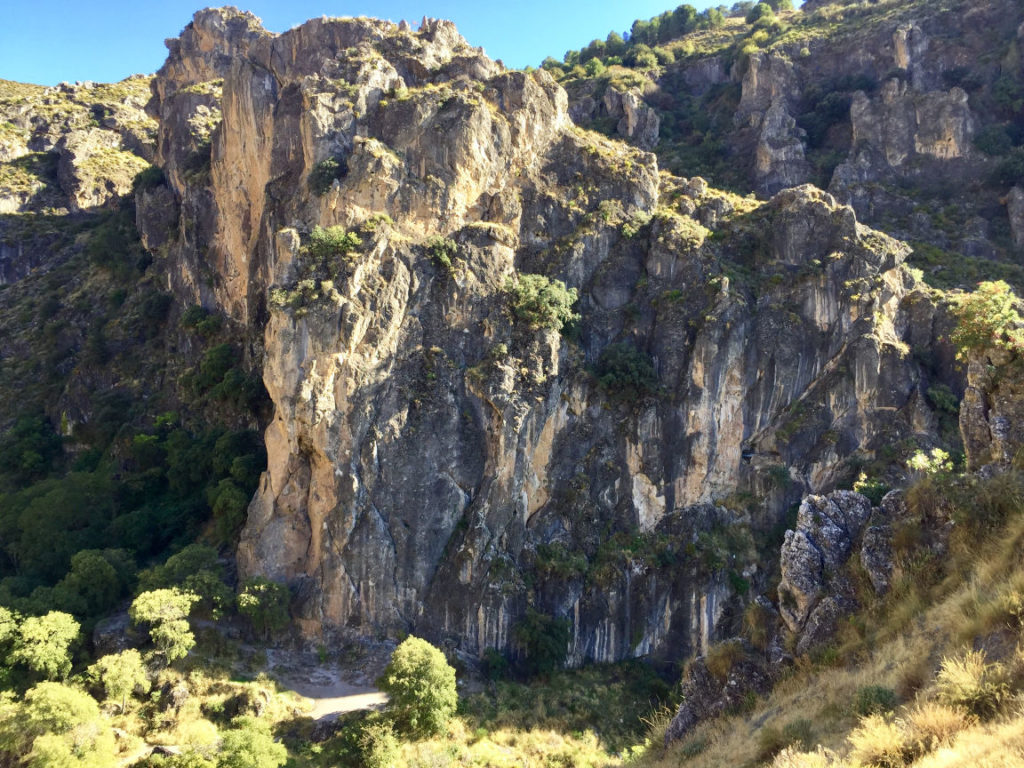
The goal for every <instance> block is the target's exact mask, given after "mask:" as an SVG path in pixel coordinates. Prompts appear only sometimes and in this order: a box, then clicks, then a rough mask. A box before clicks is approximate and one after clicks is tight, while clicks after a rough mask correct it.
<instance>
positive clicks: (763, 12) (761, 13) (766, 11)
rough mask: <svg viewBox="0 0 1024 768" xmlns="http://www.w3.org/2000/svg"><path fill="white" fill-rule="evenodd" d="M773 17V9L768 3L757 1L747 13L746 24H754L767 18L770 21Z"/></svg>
mask: <svg viewBox="0 0 1024 768" xmlns="http://www.w3.org/2000/svg"><path fill="white" fill-rule="evenodd" d="M774 18H775V11H773V10H772V7H771V6H770V5H768V3H758V4H757V5H755V6H754V7H753V8H751V9H750V11H749V12H748V13H747V16H746V22H747V24H756V23H757V22H759V21H760V20H761V19H767V20H769V21H771V20H772V19H774Z"/></svg>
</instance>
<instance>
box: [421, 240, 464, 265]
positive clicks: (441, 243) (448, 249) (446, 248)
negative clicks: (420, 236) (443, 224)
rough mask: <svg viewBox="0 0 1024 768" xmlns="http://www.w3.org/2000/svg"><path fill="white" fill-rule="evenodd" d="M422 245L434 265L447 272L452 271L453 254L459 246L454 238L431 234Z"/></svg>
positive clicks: (457, 250)
mask: <svg viewBox="0 0 1024 768" xmlns="http://www.w3.org/2000/svg"><path fill="white" fill-rule="evenodd" d="M423 247H424V248H426V250H427V255H428V256H430V260H431V261H433V262H434V264H435V265H436V266H438V267H440V268H441V269H443V270H444V271H445V272H448V273H449V274H451V273H452V272H453V271H454V262H453V259H454V258H455V254H457V253H458V252H459V246H458V244H457V243H456V242H455V241H454V240H452V239H451V238H450V237H442V236H441V235H433V236H431V237H428V238H427V240H426V242H425V243H423Z"/></svg>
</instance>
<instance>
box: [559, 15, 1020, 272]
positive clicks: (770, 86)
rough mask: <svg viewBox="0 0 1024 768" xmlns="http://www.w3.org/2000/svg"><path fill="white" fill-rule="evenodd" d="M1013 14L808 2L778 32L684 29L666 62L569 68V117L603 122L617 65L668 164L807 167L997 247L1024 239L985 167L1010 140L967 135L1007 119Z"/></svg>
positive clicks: (791, 175) (818, 176) (735, 174)
mask: <svg viewBox="0 0 1024 768" xmlns="http://www.w3.org/2000/svg"><path fill="white" fill-rule="evenodd" d="M825 6H828V7H825ZM847 6H849V7H847ZM1022 22H1024V15H1022V13H1021V8H1020V5H1019V4H1017V3H1015V2H1013V0H986V1H985V2H978V3H965V4H963V5H962V6H961V7H958V9H957V10H956V11H955V12H954V11H950V10H949V9H946V8H944V7H942V6H941V5H939V4H935V3H926V2H915V3H903V4H900V5H899V7H895V6H889V5H886V4H877V5H875V4H862V5H859V6H858V5H857V4H856V3H846V2H836V3H810V2H805V3H803V5H802V6H801V10H800V11H799V12H798V13H796V14H793V15H786V18H785V23H786V24H787V25H792V28H791V30H790V31H789V32H788V33H783V32H780V33H771V34H769V33H767V32H765V33H762V32H755V31H753V30H751V28H750V27H749V26H745V25H742V24H735V25H733V26H729V25H727V26H726V27H724V28H722V29H720V30H718V31H717V32H716V38H715V40H714V41H712V40H711V39H710V38H708V37H707V36H706V35H705V34H704V33H698V34H697V35H696V36H693V37H691V38H689V39H687V40H685V41H684V42H683V44H682V45H681V46H679V47H676V48H675V49H674V50H675V51H676V55H677V60H676V61H675V62H674V63H672V64H667V65H664V66H661V67H658V68H655V69H651V70H646V71H638V70H636V69H634V70H631V71H628V72H623V71H620V70H612V71H610V73H609V74H606V75H603V76H602V78H603V79H602V78H584V77H581V76H580V75H579V73H578V72H573V71H570V72H567V73H566V77H565V78H564V79H563V80H562V82H563V83H565V84H566V86H567V88H568V89H569V92H570V113H571V115H572V117H573V119H574V120H576V121H577V122H579V123H580V124H581V125H584V126H587V127H590V128H593V129H596V130H604V131H607V132H609V133H611V130H612V127H613V126H614V123H612V122H610V121H608V120H607V113H606V111H605V110H602V109H601V108H600V105H601V103H602V98H608V92H609V91H612V90H614V89H615V88H616V87H618V86H613V85H611V84H608V85H607V86H606V83H607V82H608V81H609V79H610V81H611V82H612V83H614V82H616V81H622V80H625V79H627V78H628V79H629V81H630V82H631V89H632V91H633V92H635V93H637V94H640V95H642V96H643V99H644V100H645V102H646V103H647V104H648V105H649V106H650V107H651V108H652V109H653V110H654V112H655V113H656V114H657V116H658V117H659V118H660V131H659V141H658V143H657V144H656V145H653V146H652V147H651V148H652V149H653V150H654V151H656V152H657V153H658V156H659V159H660V160H661V162H662V165H663V167H666V168H667V169H669V170H671V171H673V172H675V173H679V174H682V175H691V174H693V173H700V174H702V175H707V176H709V178H711V179H712V181H714V182H717V183H720V184H723V185H728V186H730V187H731V188H735V189H738V190H741V191H746V190H748V189H752V190H754V191H755V192H756V193H757V194H758V195H759V196H763V197H768V196H770V195H773V194H775V193H776V192H778V191H779V190H781V189H784V188H786V187H792V186H795V185H798V184H803V183H807V182H815V183H817V184H818V185H820V186H823V187H827V188H828V191H829V192H831V193H832V194H833V195H834V196H835V197H836V198H837V199H838V200H839V201H840V202H842V203H844V204H849V205H851V206H852V207H853V208H854V209H855V211H856V213H857V216H858V218H859V220H861V221H862V222H865V223H868V224H870V225H871V226H875V227H878V228H881V229H884V230H885V231H886V232H889V233H890V234H893V235H895V236H897V237H902V238H906V239H907V240H910V241H919V242H926V243H928V244H929V245H931V246H934V247H937V248H940V249H942V250H945V251H947V252H949V253H951V254H953V253H964V254H965V255H968V256H970V257H973V258H984V259H1008V258H1012V257H1013V256H1014V253H1013V251H1014V249H1016V250H1017V251H1019V250H1020V248H1021V246H1020V237H1019V234H1018V235H1014V236H1013V237H1012V238H1011V237H1009V236H1007V234H1004V233H1006V230H1007V227H1006V219H1007V217H1008V218H1009V219H1010V222H1011V224H1012V226H1013V228H1014V229H1013V231H1014V232H1017V233H1019V232H1020V230H1021V227H1020V226H1019V223H1016V224H1015V223H1013V222H1014V221H1015V219H1016V220H1019V219H1020V214H1019V212H1018V211H1017V208H1019V207H1020V206H1019V204H1017V203H1016V202H1015V200H1016V197H1015V196H1011V197H1010V198H1008V200H1007V201H1008V202H1009V203H1010V206H1009V210H1007V209H1005V208H1003V206H1002V205H1001V204H1000V202H999V201H1000V200H1003V199H1007V198H1006V196H1007V192H1008V185H1003V184H1002V182H998V181H993V177H992V170H993V167H994V166H996V165H997V164H998V163H999V162H1001V160H1002V159H1003V158H1004V157H1005V152H1006V151H1008V148H1007V147H1004V148H1002V149H998V150H993V151H994V152H995V153H996V155H998V156H997V157H994V158H989V157H988V156H987V155H985V153H984V152H983V151H981V150H980V149H978V148H976V147H975V145H974V139H975V138H985V137H986V136H989V137H991V136H992V135H998V134H999V132H1000V131H1001V130H1002V126H1004V125H1005V124H1006V121H1007V120H1011V121H1012V120H1014V119H1016V117H1013V116H1011V115H1016V114H1017V112H1018V111H1019V110H1017V109H1016V107H1009V106H1007V105H1006V103H1005V102H1006V97H1005V94H1003V90H1001V89H1005V88H1006V87H1011V86H1012V87H1014V88H1016V87H1018V86H1017V85H1016V84H1017V83H1019V81H1020V78H1021V72H1022V70H1021V57H1020V50H1021V45H1022V42H1024V41H1022V39H1021V37H1020V32H1019V30H1020V29H1021V26H1020V25H1021V24H1022ZM764 34H767V35H768V39H767V40H763V41H762V42H760V43H757V44H756V45H755V44H753V43H755V42H756V40H755V38H756V37H757V36H758V35H761V36H762V37H763V35H764ZM687 51H696V52H691V53H688V54H687V53H685V52H687ZM737 51H739V52H740V53H739V55H737ZM680 54H682V55H680ZM725 62H731V64H726V63H725ZM638 81H639V82H638ZM606 88H607V90H605V89H606ZM1000 94H1003V95H1000ZM612 98H614V96H613V97H612ZM1007 110H1009V111H1007ZM616 129H617V130H618V132H619V134H620V135H622V131H621V129H618V128H617V126H616ZM986 131H988V133H986ZM1014 143H1016V142H1014ZM983 144H984V142H983ZM989 146H991V145H989ZM697 147H700V148H701V151H699V152H698V151H695V149H696V148H697ZM963 190H971V192H970V194H961V191H963ZM1014 206H1016V207H1014ZM953 211H957V220H956V223H955V224H953V223H952V222H950V221H948V219H949V217H950V216H951V215H952V212H953ZM977 217H981V218H983V219H985V220H986V221H987V222H989V224H991V225H993V226H991V227H989V229H988V230H987V231H986V232H985V233H983V234H980V235H979V234H978V233H977V231H976V230H973V228H970V227H965V226H963V224H965V223H966V222H968V221H970V220H971V219H974V218H977Z"/></svg>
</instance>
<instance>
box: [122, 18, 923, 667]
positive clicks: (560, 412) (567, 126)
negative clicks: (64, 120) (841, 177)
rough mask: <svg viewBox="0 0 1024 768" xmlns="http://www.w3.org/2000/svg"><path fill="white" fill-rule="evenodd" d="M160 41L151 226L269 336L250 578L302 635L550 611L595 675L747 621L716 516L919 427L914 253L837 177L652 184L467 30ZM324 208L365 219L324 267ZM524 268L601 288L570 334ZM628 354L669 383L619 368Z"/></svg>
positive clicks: (496, 628)
mask: <svg viewBox="0 0 1024 768" xmlns="http://www.w3.org/2000/svg"><path fill="white" fill-rule="evenodd" d="M169 48H170V56H169V59H168V63H167V64H166V65H165V66H164V67H163V68H162V69H161V72H160V73H159V74H158V76H157V78H156V80H155V82H154V99H153V102H152V103H151V105H150V109H151V111H152V112H153V114H155V115H159V117H160V138H159V143H158V148H157V158H158V161H159V163H160V165H161V167H162V168H163V169H164V172H165V176H166V181H165V182H164V185H163V186H159V185H158V186H157V187H155V188H151V189H148V190H145V191H144V192H140V194H139V196H138V210H139V222H140V228H141V230H142V231H143V234H144V237H145V239H146V241H147V242H148V243H150V244H151V245H154V246H156V245H159V247H160V249H161V251H162V252H164V253H166V254H168V256H169V264H170V265H171V270H172V285H173V286H174V288H175V290H176V292H178V294H179V296H180V297H181V298H182V300H183V301H191V302H194V301H201V302H203V303H206V304H208V305H210V306H218V307H220V308H221V309H223V310H224V311H226V312H227V313H229V314H230V315H232V316H233V317H235V318H236V319H238V320H243V321H247V322H249V323H251V324H252V326H253V328H254V329H258V330H259V331H260V333H259V335H258V336H256V337H254V338H253V340H252V349H253V351H254V352H255V353H258V352H259V351H260V350H264V352H263V355H264V357H263V360H262V363H263V374H264V382H265V384H266V386H267V390H268V392H269V393H270V396H271V399H272V400H273V403H274V409H275V413H274V418H273V421H272V423H271V424H270V426H269V427H268V429H267V431H266V444H267V452H268V463H269V467H268V471H267V472H266V473H265V475H264V477H263V479H262V481H261V485H260V489H259V491H258V493H257V496H256V498H255V499H254V500H253V503H252V505H251V507H250V511H249V519H248V523H247V526H246V528H245V530H244V532H243V536H242V542H241V546H240V549H239V565H240V570H241V572H242V574H243V575H246V576H247V575H253V574H257V573H258V574H265V575H268V576H270V577H271V578H274V579H278V580H283V581H286V582H287V583H289V584H290V585H291V586H292V587H293V590H294V594H295V595H296V597H295V602H294V605H293V610H294V612H295V614H296V615H297V617H298V620H299V623H300V626H301V627H302V628H303V630H304V631H305V632H306V633H308V634H316V633H320V632H322V631H325V630H336V629H349V630H353V631H359V632H364V633H377V632H380V631H386V632H395V633H397V632H404V631H416V632H418V633H421V634H425V635H427V636H430V637H433V638H434V639H440V638H447V639H450V640H451V641H452V642H454V643H455V644H456V645H458V646H460V647H461V648H462V649H463V650H466V651H469V652H475V653H480V652H482V651H483V650H484V649H485V648H488V647H497V648H503V649H507V648H509V647H510V646H511V644H512V627H513V625H514V623H515V622H516V620H517V619H518V617H519V616H521V615H522V614H523V612H524V611H525V608H526V606H527V605H531V604H532V605H535V606H536V607H538V608H539V609H540V610H542V611H544V612H547V613H551V614H554V615H557V616H562V617H567V618H568V619H569V620H570V623H571V625H572V640H571V643H570V647H569V649H568V653H569V660H570V661H571V662H572V663H579V662H582V661H584V660H587V659H593V660H601V661H610V660H614V659H620V658H624V657H628V656H633V655H639V654H647V653H671V654H672V655H677V656H678V655H685V654H687V653H688V652H689V651H690V650H691V649H700V648H706V647H707V646H708V644H709V643H710V642H712V641H714V640H715V639H716V638H718V637H720V636H721V635H722V633H723V632H726V631H728V627H729V626H732V625H735V622H736V620H737V617H738V615H739V609H740V607H741V606H740V603H739V599H738V597H737V595H736V593H735V592H734V589H733V586H732V585H733V581H731V580H730V579H728V578H726V572H727V571H729V570H731V571H732V572H734V574H736V575H737V576H738V577H742V578H756V577H757V573H758V571H757V565H756V553H755V552H754V549H753V546H752V545H750V544H749V542H750V541H752V538H749V533H748V534H745V535H746V536H748V538H747V539H746V541H747V542H748V544H739V543H737V542H733V544H734V545H733V546H730V547H726V548H724V549H723V548H722V545H721V544H720V543H716V542H719V541H721V540H722V537H723V536H726V533H725V532H726V531H733V533H729V534H728V536H731V537H733V538H735V537H736V536H737V535H739V534H738V533H736V532H741V531H749V530H750V529H751V528H760V527H765V526H769V525H771V524H773V522H774V521H775V520H776V519H777V517H778V515H779V514H780V512H781V510H783V509H785V507H786V506H787V505H788V504H790V503H793V502H794V501H797V500H799V498H800V497H801V496H802V495H803V494H804V493H805V492H809V491H817V490H822V489H828V488H830V487H831V486H832V485H833V484H834V483H835V482H837V480H838V479H839V478H840V477H842V476H843V475H844V473H847V472H848V471H849V470H848V468H847V466H846V464H845V463H844V462H845V460H846V459H847V458H848V457H850V456H852V455H853V454H854V453H857V452H859V453H864V452H866V453H868V454H870V453H871V452H873V451H874V450H876V449H877V448H879V447H881V446H883V445H888V444H890V443H891V442H892V441H893V440H895V439H900V438H901V437H902V436H910V435H913V434H915V433H916V432H917V431H918V430H919V429H922V428H923V429H927V428H928V426H927V425H928V424H929V420H928V419H927V418H924V417H923V415H924V414H926V413H927V412H928V406H927V403H926V401H925V399H924V398H923V397H922V395H921V391H922V386H925V385H926V383H927V381H926V378H927V377H926V375H925V374H924V373H923V372H922V371H921V370H920V369H919V368H918V367H917V363H916V362H914V360H913V359H912V358H910V357H908V356H907V355H906V354H905V352H906V342H905V341H904V340H903V337H904V335H905V334H907V333H910V332H911V331H910V323H909V315H907V314H905V313H908V312H913V313H914V316H915V317H916V316H918V315H920V314H921V311H922V310H921V308H920V307H921V304H922V302H923V303H925V304H927V303H928V300H927V297H926V296H925V295H924V294H923V293H921V292H919V291H918V290H917V286H916V284H915V282H914V279H913V277H912V276H911V275H910V274H909V273H907V272H906V271H904V270H903V269H902V267H901V266H900V264H901V262H902V259H903V258H904V257H905V254H906V253H907V250H906V248H905V247H904V246H902V245H901V244H899V243H898V242H896V241H893V240H891V239H889V238H887V237H885V236H883V235H881V234H879V233H875V232H872V231H870V230H868V229H866V228H864V227H862V226H861V225H859V224H858V223H857V221H856V217H855V215H854V213H853V211H852V210H850V209H849V208H846V207H843V206H841V205H839V204H837V203H836V201H835V200H834V199H833V198H832V197H831V196H829V195H827V194H825V193H823V192H821V191H820V190H816V189H814V188H812V187H800V188H796V189H791V190H787V191H784V192H782V193H780V194H778V195H777V196H776V197H774V198H773V199H772V200H771V201H770V202H769V203H767V204H764V205H762V204H759V203H757V202H756V201H753V200H750V199H742V198H737V197H735V196H730V195H726V194H723V193H720V192H717V191H715V190H713V189H711V188H709V187H708V185H707V184H706V183H705V182H704V181H703V180H701V179H689V180H687V179H674V178H671V177H667V176H661V177H659V173H658V169H657V165H656V162H655V160H654V158H653V156H651V155H649V154H646V153H644V152H640V151H637V150H635V149H631V148H629V147H628V146H626V145H622V144H617V143H613V142H605V141H603V140H601V139H599V138H597V137H595V136H594V135H593V134H588V133H585V132H579V131H577V130H576V129H574V127H573V125H572V123H571V121H570V120H569V117H568V104H567V99H566V95H565V93H564V91H562V89H561V88H560V87H558V86H557V84H555V83H554V81H553V80H552V79H551V78H550V77H549V76H548V75H547V73H545V72H534V73H522V72H505V71H504V70H502V69H501V67H500V66H499V65H497V64H494V63H493V62H490V61H489V60H488V59H486V57H484V56H483V54H482V53H481V52H480V51H479V50H478V49H473V48H470V47H469V46H468V45H467V44H466V43H465V42H464V41H463V40H462V39H461V38H460V37H459V36H458V35H457V33H456V32H455V30H454V27H452V26H451V25H449V24H446V23H444V22H434V21H429V20H427V21H425V22H424V24H422V25H421V27H420V29H419V30H418V31H415V32H413V31H411V30H409V29H403V28H400V27H396V26H394V25H390V24H387V23H385V22H375V21H367V20H355V19H334V20H331V19H326V20H316V21H312V22H309V23H307V24H305V25H302V26H300V27H297V28H295V29H293V30H290V31H289V32H286V33H284V34H282V35H271V34H269V33H266V32H264V31H262V30H261V29H260V28H258V26H257V25H256V24H255V22H254V21H253V19H252V18H251V17H248V16H245V15H240V14H237V13H236V12H233V11H229V10H216V11H203V12H200V13H199V14H197V15H196V17H195V19H194V21H193V23H192V24H191V25H190V26H189V27H188V28H187V29H186V30H185V32H184V33H183V35H182V37H181V39H180V40H179V41H178V42H173V41H172V42H171V43H170V44H169ZM204 147H208V149H204ZM207 153H208V154H207ZM325 173H327V174H329V175H327V176H326V177H325V175H324V174H325ZM161 189H163V190H165V191H160V190H161ZM168 194H170V195H172V196H173V199H174V202H175V206H169V205H167V204H166V202H165V201H164V199H165V198H167V196H168ZM169 209H172V210H175V209H176V210H177V211H178V212H179V214H178V219H177V222H176V223H172V224H170V225H169V222H168V220H167V211H168V210H169ZM315 226H321V227H328V226H338V227H343V228H345V229H347V230H349V231H350V232H353V233H355V234H356V235H357V239H356V240H355V241H354V242H353V241H347V242H348V243H349V245H348V246H346V247H347V249H348V250H347V253H346V255H344V256H341V255H338V256H336V257H333V258H334V259H335V260H328V261H323V260H318V259H319V257H317V256H315V255H314V254H313V253H312V251H311V249H310V245H309V240H310V235H311V232H312V230H313V228H314V227H315ZM712 230H713V231H714V233H715V235H716V236H715V237H711V236H710V235H711V234H712ZM169 232H170V233H171V234H168V233H169ZM431 237H443V238H447V240H446V241H440V242H442V243H448V244H447V245H444V247H445V249H447V250H446V252H447V253H448V254H449V255H448V256H447V259H448V261H447V263H446V262H445V261H444V260H443V259H440V258H439V257H437V256H436V255H435V250H434V249H435V247H436V243H437V242H438V241H436V240H430V238H431ZM527 272H540V273H544V274H546V275H549V276H551V277H553V278H558V279H560V280H563V281H565V283H566V284H567V285H568V286H570V287H571V288H574V289H577V290H578V291H579V293H580V302H579V311H580V313H581V315H582V318H581V321H580V323H579V326H578V327H579V335H578V338H577V340H576V341H572V342H570V341H567V340H566V339H565V338H563V337H562V336H560V335H559V334H557V333H556V332H554V331H553V330H550V329H544V328H537V327H531V326H530V325H529V323H528V322H525V321H524V320H523V318H522V317H521V316H520V315H517V313H516V312H515V311H514V309H513V308H512V307H511V306H510V297H509V294H508V292H507V287H506V286H507V285H508V283H509V280H511V279H514V276H515V275H517V274H521V273H527ZM753 273H756V274H757V275H758V277H757V279H756V281H755V280H751V279H750V278H749V275H750V274H753ZM913 332H914V333H916V334H919V335H921V343H923V344H925V345H927V344H929V343H930V340H929V338H928V336H929V334H928V332H925V333H923V334H921V333H920V329H919V328H917V326H916V325H915V326H914V330H913ZM613 343H615V344H617V345H619V346H618V347H616V349H625V350H632V351H631V352H627V353H626V354H631V355H634V356H636V358H637V359H638V360H647V361H649V363H648V365H649V366H650V367H651V369H652V373H653V375H654V376H655V377H656V378H657V380H658V382H657V385H656V388H657V394H658V396H657V397H653V396H652V395H653V392H652V391H650V390H645V389H643V388H641V389H640V390H639V391H635V392H634V394H633V395H632V396H631V397H629V398H623V397H622V396H621V395H620V394H618V393H617V391H616V386H625V381H620V380H618V379H616V374H615V372H614V370H612V371H611V373H610V375H609V376H606V377H605V378H603V379H602V381H604V382H605V383H604V384H601V385H598V384H597V382H596V380H595V378H594V377H593V375H592V374H591V373H590V371H591V370H593V369H594V367H595V366H598V365H605V364H606V363H604V362H602V361H603V360H605V358H604V357H603V356H602V353H604V352H605V350H607V349H609V348H610V345H611V344H613ZM257 362H258V360H257ZM644 386H651V385H644ZM624 400H625V401H624ZM744 494H746V496H744ZM736 498H751V499H754V500H755V501H754V502H752V503H749V502H748V503H746V504H745V505H744V504H739V505H738V504H736V503H735V502H734V501H729V500H730V499H736ZM722 502H728V503H729V505H730V506H731V507H732V508H733V509H738V510H740V511H735V512H729V511H728V510H727V509H726V508H725V507H724V506H723V504H722ZM716 531H717V532H718V533H716ZM616 536H620V537H621V536H635V537H636V539H635V542H636V544H635V545H631V546H630V547H625V546H614V547H609V545H608V544H607V543H606V542H607V541H608V538H609V537H612V539H611V540H612V541H618V539H616V538H615V537H616ZM723 563H724V564H725V565H723ZM712 564H714V565H712ZM723 569H724V570H723Z"/></svg>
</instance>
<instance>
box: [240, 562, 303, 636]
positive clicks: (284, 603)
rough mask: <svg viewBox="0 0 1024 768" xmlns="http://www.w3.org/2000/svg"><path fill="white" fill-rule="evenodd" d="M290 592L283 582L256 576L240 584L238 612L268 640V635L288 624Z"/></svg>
mask: <svg viewBox="0 0 1024 768" xmlns="http://www.w3.org/2000/svg"><path fill="white" fill-rule="evenodd" d="M291 597H292V596H291V593H290V592H289V591H288V587H286V586H285V585H284V584H278V583H277V582H276V581H270V580H269V579H264V578H263V577H261V576H256V577H254V578H251V579H249V580H248V581H246V582H245V584H243V585H242V591H241V592H240V593H239V594H238V612H239V613H241V614H242V615H244V616H247V617H249V621H250V622H252V626H253V629H255V630H256V631H257V632H259V633H260V634H262V635H263V639H264V640H269V639H270V635H271V634H272V633H274V632H278V631H280V630H282V629H284V628H285V626H287V624H288V618H289V617H288V603H289V602H291Z"/></svg>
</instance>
